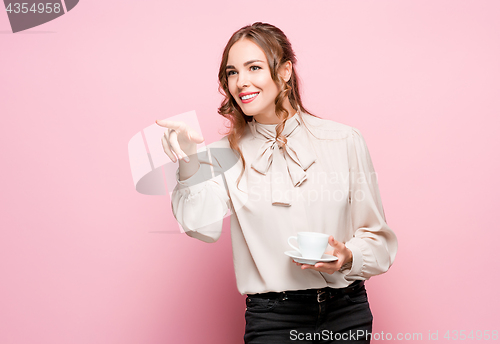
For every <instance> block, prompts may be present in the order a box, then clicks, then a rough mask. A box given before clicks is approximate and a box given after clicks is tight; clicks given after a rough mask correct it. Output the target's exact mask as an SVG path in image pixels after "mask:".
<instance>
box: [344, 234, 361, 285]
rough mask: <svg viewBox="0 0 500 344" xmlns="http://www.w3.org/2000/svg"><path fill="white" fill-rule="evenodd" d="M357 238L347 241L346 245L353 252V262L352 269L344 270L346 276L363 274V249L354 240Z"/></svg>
mask: <svg viewBox="0 0 500 344" xmlns="http://www.w3.org/2000/svg"><path fill="white" fill-rule="evenodd" d="M355 240H356V238H353V239H351V240H349V241H348V242H346V243H345V246H346V247H347V248H348V249H349V250H351V252H352V264H351V268H350V270H345V271H342V273H343V274H345V275H346V276H358V275H361V271H362V268H363V253H362V251H361V249H360V248H359V247H358V246H357V245H356V244H355V243H354V242H353V241H355Z"/></svg>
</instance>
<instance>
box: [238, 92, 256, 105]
mask: <svg viewBox="0 0 500 344" xmlns="http://www.w3.org/2000/svg"><path fill="white" fill-rule="evenodd" d="M258 95H259V92H247V93H240V94H239V95H238V96H239V97H240V99H241V102H242V103H245V104H246V103H250V102H251V101H253V100H254V99H255V98H256V97H257V96H258Z"/></svg>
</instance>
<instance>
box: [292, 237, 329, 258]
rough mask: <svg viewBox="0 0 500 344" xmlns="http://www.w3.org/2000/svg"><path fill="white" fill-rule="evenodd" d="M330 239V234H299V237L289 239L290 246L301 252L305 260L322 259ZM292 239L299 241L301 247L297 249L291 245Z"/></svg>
mask: <svg viewBox="0 0 500 344" xmlns="http://www.w3.org/2000/svg"><path fill="white" fill-rule="evenodd" d="M329 237H330V236H329V235H328V234H324V233H317V232H299V233H297V236H291V237H289V238H288V245H290V246H291V247H292V248H293V249H295V250H296V251H299V252H300V254H301V255H302V257H303V258H309V259H320V258H321V257H322V256H323V254H324V253H325V250H326V247H327V246H328V238H329ZM292 239H295V240H297V242H298V244H299V247H295V246H294V245H292V244H291V243H290V240H292Z"/></svg>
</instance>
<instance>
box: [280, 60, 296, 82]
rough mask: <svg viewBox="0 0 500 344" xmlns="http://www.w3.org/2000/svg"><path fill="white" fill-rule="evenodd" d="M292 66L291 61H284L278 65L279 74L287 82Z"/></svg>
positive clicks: (290, 75)
mask: <svg viewBox="0 0 500 344" xmlns="http://www.w3.org/2000/svg"><path fill="white" fill-rule="evenodd" d="M292 68H293V66H292V62H291V61H286V62H285V63H283V65H282V66H281V67H280V70H279V75H280V76H281V78H282V79H283V81H285V82H288V80H290V78H291V77H292Z"/></svg>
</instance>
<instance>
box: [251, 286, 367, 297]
mask: <svg viewBox="0 0 500 344" xmlns="http://www.w3.org/2000/svg"><path fill="white" fill-rule="evenodd" d="M364 286H365V281H355V282H354V283H352V284H351V285H350V286H348V287H345V288H330V287H326V288H321V289H305V290H286V291H282V292H279V293H277V292H268V293H261V294H250V295H248V298H253V297H258V298H265V299H276V298H281V299H282V300H286V299H295V300H296V299H306V298H316V300H317V301H318V302H324V301H326V300H328V299H332V298H334V297H337V296H339V295H346V294H350V293H353V292H355V291H357V290H360V289H362V288H364Z"/></svg>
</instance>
